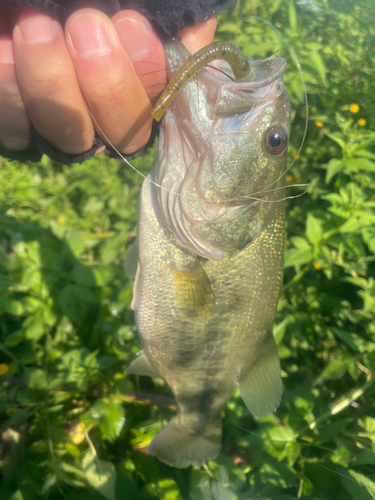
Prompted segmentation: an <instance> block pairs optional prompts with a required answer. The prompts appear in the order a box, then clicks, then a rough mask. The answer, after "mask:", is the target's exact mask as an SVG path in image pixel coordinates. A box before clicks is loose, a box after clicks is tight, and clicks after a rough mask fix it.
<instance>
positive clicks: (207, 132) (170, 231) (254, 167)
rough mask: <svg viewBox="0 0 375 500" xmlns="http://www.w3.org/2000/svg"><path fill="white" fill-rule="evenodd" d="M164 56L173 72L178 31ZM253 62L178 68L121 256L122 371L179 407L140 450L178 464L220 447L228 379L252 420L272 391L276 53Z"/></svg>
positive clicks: (275, 401)
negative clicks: (124, 284)
mask: <svg viewBox="0 0 375 500" xmlns="http://www.w3.org/2000/svg"><path fill="white" fill-rule="evenodd" d="M165 54H166V61H167V66H168V68H170V69H169V70H168V71H169V78H170V79H171V78H172V77H173V75H174V73H176V68H179V67H181V66H183V65H184V64H185V63H186V61H188V60H189V57H191V55H190V53H189V52H188V50H187V49H186V48H185V47H184V46H183V45H182V44H181V43H179V42H177V41H173V42H170V43H168V45H167V46H166V47H165ZM250 67H251V80H250V81H244V82H241V81H233V80H232V78H231V68H230V66H229V65H228V64H227V63H226V62H222V61H220V62H219V61H215V62H214V63H213V65H212V68H202V69H199V71H198V72H197V74H196V76H194V77H191V78H185V80H186V81H184V82H183V85H182V86H181V87H183V88H179V92H180V93H179V95H178V97H177V98H176V99H175V101H174V102H173V104H172V105H169V107H168V109H165V110H163V112H164V111H165V115H164V117H163V120H162V124H161V129H160V136H159V145H158V154H157V159H156V162H155V164H154V166H153V169H152V171H151V172H150V174H149V176H148V177H147V178H146V179H145V181H144V182H143V185H142V190H141V195H140V209H139V220H138V230H137V244H136V247H134V249H133V250H131V251H130V252H129V254H128V256H127V258H126V263H125V269H126V271H127V272H128V274H130V275H134V274H135V281H134V289H133V299H132V303H131V307H132V308H133V310H134V312H135V320H136V325H137V329H138V333H139V335H140V338H141V341H142V346H143V349H142V350H141V351H140V353H139V355H138V356H137V357H136V358H135V359H134V360H133V361H132V362H131V364H130V366H129V367H128V369H127V370H126V372H127V373H128V374H137V375H145V376H150V377H160V378H162V379H163V380H164V381H165V382H166V383H167V384H168V385H169V387H170V389H171V390H172V392H173V395H174V397H175V400H176V404H177V414H176V416H175V417H174V418H172V419H171V421H170V422H169V423H168V424H167V425H166V426H165V427H164V428H163V429H162V430H161V431H160V432H159V433H158V434H157V435H156V436H155V437H154V439H153V441H152V442H151V443H150V445H149V447H148V453H149V454H150V455H153V456H155V457H157V458H158V459H159V460H160V461H162V462H164V463H166V464H168V465H170V466H173V467H177V468H185V467H188V466H190V465H194V466H201V465H202V464H204V463H205V462H206V461H208V460H211V459H213V458H215V457H216V456H217V455H218V454H219V452H220V449H221V440H222V420H221V412H222V411H223V409H224V408H225V406H226V404H227V402H228V400H229V398H230V397H231V394H232V392H233V389H234V387H235V386H236V385H237V386H238V387H239V391H240V394H241V397H242V399H243V401H244V403H245V405H246V407H247V408H248V410H249V412H250V413H251V414H252V415H254V416H255V417H261V416H264V415H267V414H269V413H272V412H273V411H275V409H276V408H277V407H278V405H279V403H280V400H281V394H282V380H281V371H280V362H279V357H278V354H277V348H276V344H275V341H274V338H273V334H272V328H273V319H274V314H275V310H276V306H277V302H278V297H279V293H280V288H281V285H282V280H283V264H284V256H283V248H284V206H283V201H282V200H283V191H284V183H285V172H286V164H287V144H288V139H289V134H290V104H289V100H288V96H287V92H286V89H285V87H284V84H283V75H284V72H285V68H286V61H285V60H284V59H282V58H281V57H275V58H270V59H269V60H258V61H250ZM213 68H217V69H213Z"/></svg>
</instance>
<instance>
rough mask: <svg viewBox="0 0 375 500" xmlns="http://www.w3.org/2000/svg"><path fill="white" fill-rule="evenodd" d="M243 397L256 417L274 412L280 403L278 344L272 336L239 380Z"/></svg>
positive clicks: (280, 383)
mask: <svg viewBox="0 0 375 500" xmlns="http://www.w3.org/2000/svg"><path fill="white" fill-rule="evenodd" d="M238 385H239V388H240V393H241V397H242V399H243V401H244V403H245V405H246V406H247V409H248V410H249V412H250V413H251V414H252V415H254V417H264V416H266V415H269V414H270V413H272V412H274V411H275V410H276V408H277V407H278V406H279V404H280V400H281V394H282V381H281V373H280V361H279V356H278V354H277V349H276V344H275V341H274V339H273V337H272V335H271V336H270V339H269V341H268V342H267V345H266V346H265V350H264V352H263V353H262V354H261V355H260V356H259V357H258V359H257V360H256V362H255V364H254V365H253V366H251V367H250V369H248V370H247V372H246V373H244V374H241V378H240V380H239V381H238Z"/></svg>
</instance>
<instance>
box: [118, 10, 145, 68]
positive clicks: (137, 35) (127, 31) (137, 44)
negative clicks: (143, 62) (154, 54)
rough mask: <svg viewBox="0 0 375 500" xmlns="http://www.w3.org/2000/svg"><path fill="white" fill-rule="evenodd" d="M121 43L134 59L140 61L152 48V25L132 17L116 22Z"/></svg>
mask: <svg viewBox="0 0 375 500" xmlns="http://www.w3.org/2000/svg"><path fill="white" fill-rule="evenodd" d="M116 30H117V34H118V36H119V38H120V41H121V44H122V46H123V47H124V49H125V50H126V52H127V53H128V55H129V57H130V59H131V60H132V61H138V60H139V59H141V58H142V57H144V56H145V55H146V54H147V53H148V52H149V50H150V37H151V36H153V32H152V30H151V28H150V27H148V26H146V25H145V24H144V23H140V22H139V21H137V20H136V19H132V18H131V17H125V18H123V19H122V20H121V21H119V22H118V23H117V24H116Z"/></svg>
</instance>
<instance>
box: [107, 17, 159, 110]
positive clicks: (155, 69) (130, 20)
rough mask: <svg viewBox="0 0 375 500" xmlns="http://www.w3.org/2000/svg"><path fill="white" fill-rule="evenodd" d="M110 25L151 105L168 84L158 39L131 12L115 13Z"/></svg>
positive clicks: (142, 21) (143, 21) (146, 22)
mask: <svg viewBox="0 0 375 500" xmlns="http://www.w3.org/2000/svg"><path fill="white" fill-rule="evenodd" d="M112 22H113V24H114V26H115V28H116V31H117V34H118V37H119V39H120V42H121V44H122V46H123V47H124V49H125V50H126V53H127V54H128V56H129V58H130V60H131V62H132V63H133V66H134V69H135V72H136V75H137V76H138V78H139V81H140V82H141V84H142V85H143V88H144V89H145V91H146V94H147V96H148V98H149V99H150V101H152V102H153V101H155V100H156V98H157V97H158V95H159V94H160V93H161V92H162V91H163V90H164V88H165V87H166V85H167V83H168V76H167V71H166V67H165V58H164V50H163V44H162V42H161V40H160V38H159V37H158V35H157V33H156V31H155V30H154V28H153V27H152V25H151V24H150V22H149V21H148V20H147V19H146V18H145V17H144V16H142V14H140V13H139V12H136V11H134V10H122V11H121V12H118V13H117V14H115V15H114V16H113V17H112Z"/></svg>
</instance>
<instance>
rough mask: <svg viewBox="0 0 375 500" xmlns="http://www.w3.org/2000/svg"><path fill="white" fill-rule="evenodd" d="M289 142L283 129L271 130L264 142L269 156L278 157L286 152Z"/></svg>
mask: <svg viewBox="0 0 375 500" xmlns="http://www.w3.org/2000/svg"><path fill="white" fill-rule="evenodd" d="M287 142H288V135H287V133H286V132H285V130H284V129H283V128H281V127H280V128H277V127H276V128H270V129H269V130H268V132H267V134H266V138H265V140H264V143H265V146H266V149H267V151H268V152H269V154H271V155H278V154H280V153H281V152H282V151H284V149H285V146H286V145H287Z"/></svg>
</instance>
